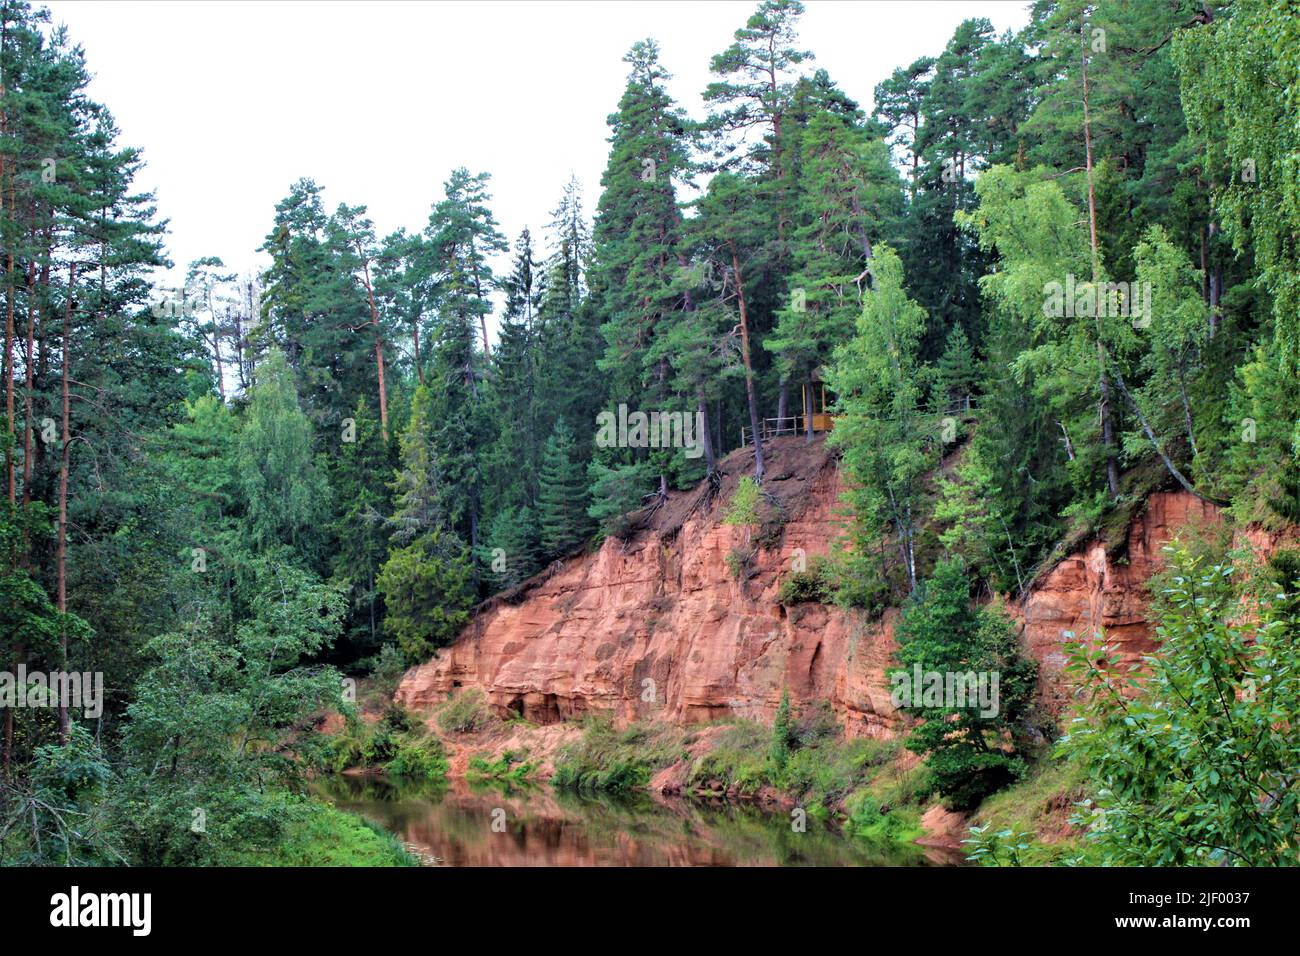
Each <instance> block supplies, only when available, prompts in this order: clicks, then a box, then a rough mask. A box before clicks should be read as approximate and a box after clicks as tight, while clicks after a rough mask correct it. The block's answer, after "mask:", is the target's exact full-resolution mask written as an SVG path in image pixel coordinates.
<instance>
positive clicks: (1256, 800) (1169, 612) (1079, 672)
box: [1061, 544, 1300, 866]
mask: <svg viewBox="0 0 1300 956" xmlns="http://www.w3.org/2000/svg"><path fill="white" fill-rule="evenodd" d="M1167 550H1168V554H1169V566H1170V569H1171V570H1170V573H1169V575H1168V576H1167V578H1166V579H1165V587H1164V589H1163V593H1162V594H1161V596H1160V600H1159V602H1158V604H1157V607H1156V611H1157V619H1158V621H1159V626H1158V628H1157V634H1158V635H1159V638H1160V653H1159V654H1155V655H1151V656H1149V657H1147V658H1146V659H1145V661H1144V662H1143V663H1144V665H1145V666H1144V667H1143V668H1141V669H1139V668H1137V667H1131V668H1127V669H1126V668H1124V667H1122V666H1121V665H1120V663H1119V660H1118V655H1117V654H1116V653H1115V652H1114V650H1113V648H1111V647H1108V646H1107V645H1106V643H1105V639H1104V637H1103V638H1102V639H1100V640H1098V641H1095V642H1082V643H1075V644H1072V645H1071V646H1070V648H1069V652H1068V662H1069V663H1068V669H1069V672H1070V674H1071V675H1072V676H1073V677H1074V678H1075V679H1077V680H1079V681H1080V682H1081V683H1082V685H1083V687H1084V691H1085V696H1084V697H1083V699H1082V703H1081V705H1080V711H1079V714H1078V715H1077V716H1076V717H1075V718H1074V720H1073V721H1072V722H1071V724H1070V727H1069V733H1068V734H1067V735H1066V736H1065V738H1064V739H1063V740H1062V742H1061V749H1062V751H1063V752H1064V753H1066V754H1068V755H1070V756H1071V757H1072V758H1073V759H1075V760H1077V761H1079V762H1080V764H1081V765H1082V766H1083V767H1084V768H1086V770H1087V773H1088V777H1089V792H1090V794H1091V795H1090V797H1089V798H1088V799H1085V800H1084V801H1081V804H1080V807H1079V814H1078V816H1077V818H1076V823H1077V825H1079V826H1081V827H1086V828H1087V831H1088V832H1087V841H1086V844H1085V849H1084V853H1083V859H1084V860H1086V861H1090V862H1097V863H1102V864H1111V865H1171V866H1173V865H1198V864H1200V865H1233V866H1261V865H1278V864H1289V863H1294V862H1295V855H1296V847H1295V834H1296V832H1297V828H1300V821H1298V820H1297V813H1298V812H1300V792H1298V791H1297V789H1296V785H1295V781H1294V769H1295V761H1294V753H1295V740H1294V735H1295V730H1294V728H1295V727H1296V726H1297V724H1296V720H1297V717H1298V716H1300V715H1297V713H1296V708H1297V701H1300V695H1298V693H1297V691H1298V690H1300V688H1297V686H1296V681H1297V676H1296V675H1297V673H1298V671H1297V667H1296V651H1295V647H1296V640H1295V633H1296V628H1297V627H1298V626H1300V616H1297V609H1298V608H1300V600H1298V599H1297V597H1296V594H1297V591H1298V590H1300V580H1297V578H1296V576H1295V574H1294V570H1295V566H1294V562H1292V561H1288V560H1286V559H1283V560H1282V561H1280V562H1279V564H1278V567H1277V571H1278V572H1280V573H1279V576H1278V578H1277V579H1276V580H1273V581H1270V582H1268V584H1267V586H1264V587H1261V588H1260V589H1259V591H1260V593H1259V594H1258V596H1257V597H1256V598H1255V600H1256V601H1257V602H1258V603H1257V608H1258V610H1257V613H1258V618H1257V619H1256V620H1246V621H1243V620H1242V619H1241V616H1240V609H1241V603H1240V602H1241V598H1242V596H1243V594H1245V593H1247V589H1246V586H1245V585H1244V584H1242V583H1240V582H1238V580H1237V573H1236V568H1235V567H1234V565H1233V564H1232V563H1212V562H1211V561H1209V560H1207V559H1206V558H1205V557H1204V556H1194V555H1193V554H1191V553H1190V552H1189V550H1188V549H1187V548H1186V547H1184V546H1182V545H1179V544H1174V545H1173V546H1171V547H1170V548H1168V549H1167Z"/></svg>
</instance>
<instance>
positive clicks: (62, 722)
mask: <svg viewBox="0 0 1300 956" xmlns="http://www.w3.org/2000/svg"><path fill="white" fill-rule="evenodd" d="M76 287H77V264H76V262H72V263H70V264H69V265H68V301H67V304H66V307H65V308H64V312H63V457H62V460H61V461H60V463H59V544H58V558H57V561H58V565H57V575H58V584H59V614H60V615H63V614H67V612H68V465H69V461H70V458H71V454H72V441H71V435H70V433H69V429H70V426H71V418H72V394H71V392H70V391H69V385H70V375H69V366H70V365H71V364H72V363H71V355H70V353H69V350H68V345H69V342H70V339H71V329H72V297H73V292H74V290H75V289H76ZM59 654H60V659H61V662H62V667H63V670H64V672H65V673H66V671H67V669H68V631H67V625H66V623H65V622H64V621H63V620H60V621H59ZM69 730H70V727H69V724H68V705H67V702H66V701H65V700H63V698H62V697H60V698H59V740H60V741H61V742H62V743H65V744H66V743H67V742H68V734H69Z"/></svg>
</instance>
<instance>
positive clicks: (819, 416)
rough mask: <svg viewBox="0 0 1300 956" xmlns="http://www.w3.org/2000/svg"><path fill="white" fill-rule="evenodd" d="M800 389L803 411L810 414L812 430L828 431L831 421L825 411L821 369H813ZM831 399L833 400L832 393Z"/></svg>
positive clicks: (824, 390)
mask: <svg viewBox="0 0 1300 956" xmlns="http://www.w3.org/2000/svg"><path fill="white" fill-rule="evenodd" d="M802 389H803V406H802V408H803V413H804V414H805V415H808V414H811V415H812V430H813V431H815V432H828V431H830V430H831V426H832V422H831V416H830V412H829V411H827V404H826V383H825V382H824V381H822V370H821V369H815V370H814V371H813V373H812V375H811V376H810V380H809V381H807V382H804V383H803V386H802ZM831 401H832V402H833V401H834V396H833V395H832V397H831Z"/></svg>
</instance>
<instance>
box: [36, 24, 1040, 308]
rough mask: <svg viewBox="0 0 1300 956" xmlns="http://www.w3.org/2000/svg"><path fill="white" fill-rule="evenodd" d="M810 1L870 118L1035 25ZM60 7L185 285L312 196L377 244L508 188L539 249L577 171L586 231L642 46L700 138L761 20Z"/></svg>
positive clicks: (257, 260) (504, 196)
mask: <svg viewBox="0 0 1300 956" xmlns="http://www.w3.org/2000/svg"><path fill="white" fill-rule="evenodd" d="M805 3H806V6H807V13H806V14H805V15H804V17H803V19H802V22H801V26H800V38H801V41H802V42H801V47H802V48H803V49H807V50H811V51H813V53H814V54H815V55H816V60H815V61H813V62H812V63H808V64H804V66H805V68H806V69H807V70H809V71H811V70H815V69H817V68H819V67H820V68H824V69H826V70H827V72H828V73H829V74H830V76H831V78H832V79H833V80H835V81H836V83H837V84H838V85H839V86H840V88H841V89H843V90H844V91H845V92H846V93H847V94H848V95H849V96H851V97H853V98H854V99H856V100H857V101H858V102H859V104H860V105H861V106H862V107H863V108H864V109H866V110H867V111H868V112H870V109H871V106H872V90H873V89H874V87H875V85H876V84H877V83H878V82H880V81H881V80H883V79H885V78H887V77H888V76H889V75H890V73H892V72H893V70H894V69H895V68H896V67H899V66H905V65H907V64H908V63H911V62H912V61H913V60H914V59H916V58H917V57H918V56H922V55H926V54H929V55H938V54H939V53H940V52H941V51H942V50H943V47H944V45H945V44H946V43H947V41H948V39H949V37H950V36H951V35H952V32H953V29H954V28H955V27H956V26H957V24H958V23H960V22H961V21H962V20H964V19H966V18H968V17H977V16H984V17H988V18H989V19H990V20H991V21H992V22H993V25H994V27H995V28H996V29H997V31H998V32H999V33H1001V32H1002V31H1003V30H1006V29H1008V28H1013V29H1016V28H1019V27H1021V26H1023V25H1024V24H1025V23H1026V22H1027V20H1028V12H1027V4H1026V3H1023V2H989V0H984V2H935V0H927V2H884V0H880V2H852V0H805ZM34 5H41V4H40V2H39V0H36V3H34ZM44 5H45V6H48V7H49V9H50V11H51V13H52V15H53V21H54V22H55V23H64V24H66V25H67V26H68V29H69V33H70V36H71V39H72V41H73V42H74V43H79V44H81V45H82V46H83V47H84V48H85V50H86V56H87V64H88V67H89V69H90V71H91V72H92V73H93V74H94V76H95V79H94V81H93V82H92V84H91V87H90V95H91V96H92V97H93V98H94V99H96V100H98V101H99V102H101V103H104V104H106V105H107V106H108V108H109V109H110V110H111V111H112V113H113V115H114V117H115V119H116V120H117V123H118V126H119V127H120V128H121V133H122V135H121V138H120V143H121V144H122V145H130V146H136V147H140V148H142V149H143V151H144V159H145V162H146V166H145V168H144V170H143V171H142V173H141V175H140V176H139V178H138V179H137V185H139V186H141V187H143V188H145V189H153V190H154V191H155V192H156V193H157V199H158V208H159V213H160V215H161V216H162V217H163V218H166V219H169V220H170V226H169V234H168V237H167V252H168V255H169V256H170V258H171V259H172V260H173V262H174V263H175V265H176V270H175V271H174V272H173V274H172V275H171V276H170V277H169V279H170V284H179V281H180V280H181V279H183V275H184V269H185V266H186V265H187V264H188V263H189V262H190V261H191V260H193V259H197V258H199V257H202V256H210V255H215V256H220V257H221V258H222V259H223V260H225V263H226V265H227V267H229V268H230V269H232V270H236V271H238V272H239V273H240V274H241V275H242V274H244V273H245V272H247V271H249V270H251V269H254V268H260V267H263V266H264V265H265V264H266V261H267V260H266V258H265V256H264V255H262V254H260V253H257V252H256V249H257V247H258V246H259V245H261V243H262V240H263V238H264V237H265V236H266V234H267V233H268V232H269V231H270V228H271V221H272V218H273V216H274V211H275V204H276V203H277V202H278V201H279V200H280V199H282V198H283V197H284V196H285V195H286V194H287V193H288V191H289V186H290V184H291V183H293V182H294V181H295V180H297V179H299V178H300V177H304V176H306V177H310V178H312V179H315V180H316V182H317V183H318V184H319V185H320V186H321V187H322V188H323V190H324V198H325V203H326V208H327V210H328V211H333V209H334V208H335V207H337V205H338V204H339V203H340V202H347V203H349V204H364V205H366V206H368V207H369V216H370V218H371V219H372V220H373V221H374V224H375V230H376V234H377V235H378V236H379V237H380V238H382V237H383V236H385V235H387V234H388V233H389V232H391V231H393V230H394V229H396V228H398V227H400V226H405V227H406V228H407V229H409V230H414V231H418V230H420V229H423V228H424V225H425V223H426V222H427V220H428V215H429V210H430V207H431V206H432V204H433V203H434V202H435V201H437V200H438V199H440V198H441V197H442V184H443V182H444V181H445V180H446V178H447V176H448V174H449V173H450V171H451V170H452V169H453V168H455V167H457V166H466V167H468V168H469V170H470V171H471V172H479V171H487V172H489V173H491V174H492V182H491V191H492V209H493V212H494V214H495V215H496V218H497V221H498V223H499V224H500V226H501V229H502V231H503V232H504V233H505V235H506V238H507V240H508V241H509V242H510V244H511V246H513V244H514V241H515V239H516V237H517V236H518V235H519V232H520V230H521V229H522V228H523V227H525V226H528V227H529V228H531V229H532V231H533V234H534V237H535V241H540V238H541V236H542V234H543V233H544V231H545V225H546V223H547V222H549V220H550V211H551V210H552V209H553V208H554V207H555V206H556V204H557V203H558V201H559V198H560V193H561V190H562V188H563V186H564V184H565V182H566V181H567V180H568V178H569V175H570V173H573V174H576V175H577V177H578V179H579V181H580V182H581V183H582V186H583V200H584V208H585V211H586V213H587V215H588V218H590V217H591V215H592V214H593V212H594V210H595V205H596V200H597V198H598V196H599V191H600V174H601V171H602V170H603V168H604V165H605V158H606V153H607V149H608V143H607V142H606V138H607V136H608V128H607V127H606V125H605V118H606V117H607V116H608V115H609V114H610V113H612V112H614V110H615V108H616V106H617V103H618V99H619V96H620V95H621V94H622V91H623V86H624V83H625V81H626V77H627V65H626V64H624V63H623V61H622V58H623V55H624V54H625V53H626V52H627V50H628V49H629V48H630V47H631V46H632V44H633V42H635V41H636V40H639V39H643V38H645V37H647V36H652V37H654V38H655V39H656V40H658V42H659V45H660V49H661V59H662V62H663V64H664V65H665V67H666V68H667V69H668V70H669V71H670V72H671V73H672V74H673V79H672V81H671V82H670V84H669V89H670V91H671V93H672V94H673V96H674V97H675V99H676V100H677V102H678V104H679V105H681V106H682V107H684V108H685V109H686V111H687V112H688V113H689V114H690V115H691V116H692V117H695V118H702V117H703V115H704V113H705V110H704V104H703V101H702V99H701V94H702V93H703V91H704V88H705V86H706V85H707V84H708V83H709V81H710V79H711V78H712V77H711V74H710V73H709V60H710V58H711V57H712V56H713V54H715V53H718V52H720V51H722V50H723V49H725V48H726V47H727V46H728V45H729V44H730V43H731V42H732V34H733V33H734V31H735V30H736V29H737V28H739V27H741V26H743V25H744V22H745V20H746V19H747V18H748V16H749V15H750V13H751V12H753V10H754V8H755V7H756V6H757V2H756V0H732V2H668V0H663V2H630V0H607V2H591V0H588V2H544V0H525V2H504V0H500V2H479V3H452V2H443V3H434V2H415V0H412V2H367V3H342V2H311V0H297V2H279V3H270V2H257V3H254V2H239V0H229V2H191V0H186V2H179V0H176V2H142V0H130V2H118V0H47V2H46V3H45V4H44ZM683 198H693V195H692V196H687V197H683ZM505 267H506V263H505V262H502V263H500V264H499V270H500V271H504V269H505ZM160 278H161V277H160Z"/></svg>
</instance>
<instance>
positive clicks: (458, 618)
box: [377, 531, 471, 664]
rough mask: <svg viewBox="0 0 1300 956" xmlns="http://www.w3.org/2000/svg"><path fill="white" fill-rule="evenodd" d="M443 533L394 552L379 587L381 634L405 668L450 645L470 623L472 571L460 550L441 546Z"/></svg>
mask: <svg viewBox="0 0 1300 956" xmlns="http://www.w3.org/2000/svg"><path fill="white" fill-rule="evenodd" d="M442 534H443V533H442V532H439V531H432V532H429V533H428V534H425V535H422V536H421V537H420V538H418V539H417V540H416V541H415V542H414V543H412V544H410V545H408V546H407V547H404V548H394V549H393V550H392V551H390V552H389V553H388V560H387V561H385V562H384V566H383V567H382V568H381V569H380V571H379V580H378V582H377V585H378V588H379V591H380V593H381V594H383V596H384V603H385V606H386V608H387V614H386V616H385V617H384V631H385V633H386V634H388V635H390V636H391V637H392V638H393V639H394V640H395V641H396V642H397V646H398V647H400V648H401V649H402V653H403V654H404V655H405V656H406V660H407V663H409V664H418V663H422V662H423V661H424V660H425V659H426V658H427V657H428V656H429V654H430V653H431V652H432V651H433V650H434V649H436V648H438V647H443V646H445V645H447V644H450V643H451V642H452V639H453V638H455V636H456V634H457V633H458V632H459V631H460V629H461V627H462V626H463V625H464V624H465V622H466V621H468V620H469V601H470V594H471V592H470V568H469V560H468V559H467V557H466V556H465V554H464V552H463V550H460V549H455V550H453V547H454V546H448V545H446V544H445V543H444V541H443V537H442Z"/></svg>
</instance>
